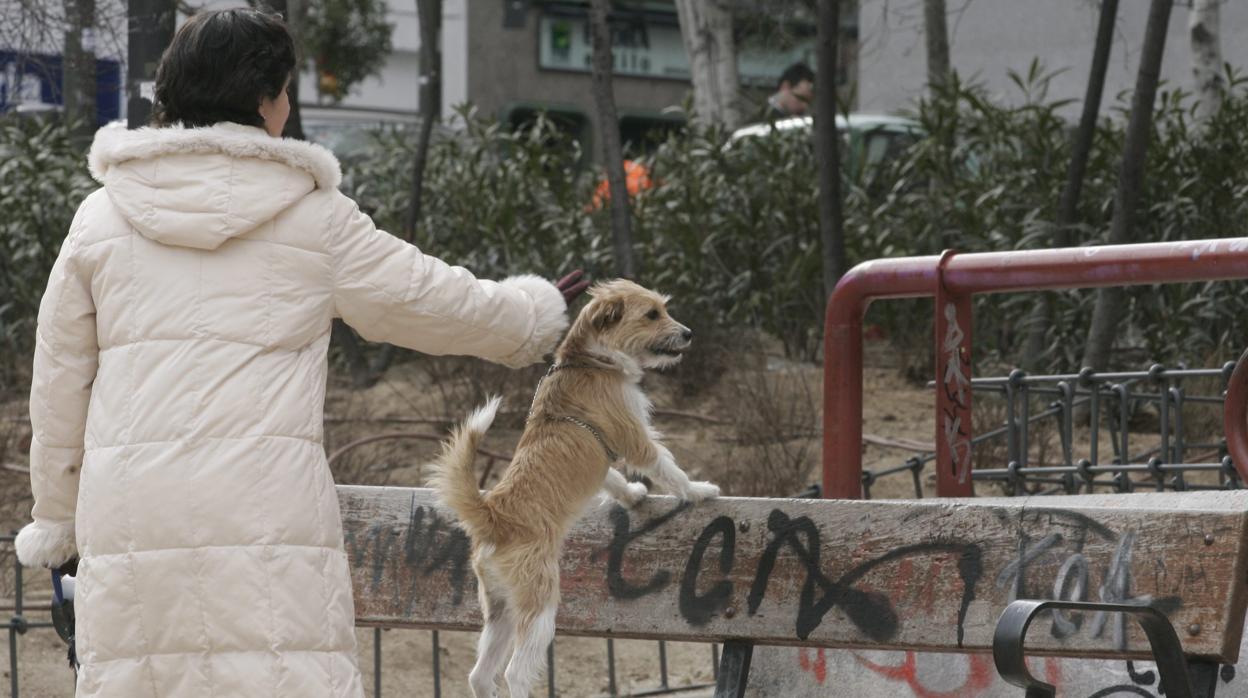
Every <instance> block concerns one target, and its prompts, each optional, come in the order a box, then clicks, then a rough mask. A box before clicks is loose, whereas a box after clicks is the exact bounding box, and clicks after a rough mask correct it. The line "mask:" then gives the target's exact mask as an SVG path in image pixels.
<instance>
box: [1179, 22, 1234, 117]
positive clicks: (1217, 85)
mask: <svg viewBox="0 0 1248 698" xmlns="http://www.w3.org/2000/svg"><path fill="white" fill-rule="evenodd" d="M1222 2H1223V0H1192V12H1191V15H1190V18H1189V20H1188V24H1187V30H1188V36H1189V38H1190V39H1191V42H1192V77H1193V78H1195V80H1196V98H1197V100H1198V101H1197V102H1196V119H1197V121H1199V122H1202V123H1203V122H1204V121H1205V120H1207V119H1208V118H1209V117H1210V116H1212V115H1213V114H1215V113H1217V111H1218V109H1219V108H1221V106H1222V95H1223V91H1224V90H1225V89H1226V82H1225V81H1224V80H1223V76H1222V35H1221V32H1220V31H1219V29H1218V24H1219V18H1218V15H1219V11H1218V6H1219V5H1221V4H1222Z"/></svg>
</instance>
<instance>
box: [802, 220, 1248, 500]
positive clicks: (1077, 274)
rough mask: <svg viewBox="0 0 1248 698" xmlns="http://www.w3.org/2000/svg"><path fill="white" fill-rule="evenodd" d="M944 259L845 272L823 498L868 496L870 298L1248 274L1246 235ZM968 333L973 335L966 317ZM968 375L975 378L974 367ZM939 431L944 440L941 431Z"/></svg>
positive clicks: (1243, 463) (1236, 437)
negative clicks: (866, 331)
mask: <svg viewBox="0 0 1248 698" xmlns="http://www.w3.org/2000/svg"><path fill="white" fill-rule="evenodd" d="M941 259H942V257H941V256H928V257H901V258H896V259H878V260H874V261H871V262H865V263H863V264H859V265H858V266H856V267H854V268H853V269H851V270H849V272H848V273H846V274H845V276H844V277H842V278H841V281H840V283H838V284H837V286H836V290H835V291H833V293H832V297H831V298H830V299H829V301H828V306H827V314H826V316H825V325H824V376H823V495H824V496H825V497H832V498H840V499H858V498H860V497H861V496H862V320H863V316H864V315H865V314H866V312H867V307H868V306H869V305H870V304H871V302H872V301H875V300H880V299H885V298H918V297H934V296H936V294H937V288H938V285H941V286H943V292H944V293H945V294H950V295H952V296H953V297H954V298H957V297H965V298H969V296H970V295H972V294H975V293H1005V292H1020V291H1041V290H1054V289H1069V288H1099V287H1105V286H1131V285H1138V284H1158V283H1180V282H1193V281H1222V280H1230V279H1243V278H1248V238H1226V239H1219V240H1192V241H1185V242H1163V243H1148V244H1140V245H1108V246H1100V247H1071V248H1064V249H1055V250H1026V251H1019V252H985V253H976V254H959V255H956V256H947V255H946V259H945V263H944V264H943V265H941ZM968 321H969V318H968ZM966 334H968V335H969V334H970V332H969V322H968V325H967V331H966ZM938 340H939V338H938ZM968 359H969V357H968ZM1240 368H1242V369H1243V372H1242V380H1241V381H1240V382H1239V383H1236V382H1235V380H1232V386H1231V388H1232V389H1231V390H1229V391H1228V395H1227V415H1228V417H1227V434H1226V436H1227V442H1228V447H1230V448H1232V456H1233V457H1234V456H1237V454H1236V453H1235V449H1239V450H1241V451H1242V452H1243V454H1244V456H1245V458H1239V457H1235V465H1236V467H1237V468H1239V469H1240V473H1241V476H1243V475H1244V474H1245V472H1246V471H1248V460H1246V458H1248V435H1245V433H1244V431H1245V428H1246V427H1245V419H1244V417H1245V416H1246V415H1245V411H1244V410H1243V409H1239V408H1244V407H1245V405H1243V404H1232V400H1231V397H1232V395H1235V396H1237V397H1238V398H1239V402H1240V403H1243V402H1244V399H1248V367H1245V364H1244V362H1242V361H1241V366H1240ZM1239 372H1240V371H1239V369H1237V373H1239ZM966 377H967V378H968V379H969V378H970V376H969V373H968V375H967V376H966ZM1241 384H1242V385H1241ZM1236 386H1240V387H1239V388H1236ZM968 404H969V402H968ZM1236 414H1237V415H1239V418H1238V419H1237V421H1235V422H1234V423H1232V422H1231V416H1233V415H1236ZM968 426H969V425H968ZM938 430H939V425H938ZM967 433H968V434H969V428H968V429H967ZM937 436H938V438H937V443H938V444H939V443H940V441H941V435H940V434H939V433H938V435H937ZM1245 479H1248V478H1245ZM968 484H969V481H968ZM938 494H944V493H942V492H938Z"/></svg>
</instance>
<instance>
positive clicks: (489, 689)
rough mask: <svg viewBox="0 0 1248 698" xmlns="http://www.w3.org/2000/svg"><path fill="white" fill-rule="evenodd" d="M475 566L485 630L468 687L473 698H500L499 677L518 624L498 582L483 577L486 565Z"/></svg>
mask: <svg viewBox="0 0 1248 698" xmlns="http://www.w3.org/2000/svg"><path fill="white" fill-rule="evenodd" d="M473 567H474V569H476V570H478V572H477V587H478V592H479V593H478V595H479V597H480V599H481V613H482V615H483V616H484V617H485V627H484V628H482V629H481V638H480V640H478V642H477V663H476V665H475V666H473V667H472V672H471V673H469V674H468V684H469V686H471V687H472V695H473V698H497V696H498V687H497V681H498V674H499V671H501V670H502V668H503V664H504V663H506V661H507V657H508V656H509V655H510V654H511V649H512V645H513V643H514V641H515V637H516V624H515V619H514V618H513V617H512V614H511V609H510V608H509V607H508V605H507V601H506V599H505V598H504V596H503V594H502V593H501V589H499V588H498V583H497V582H490V581H487V577H486V576H485V575H483V574H482V572H484V571H485V570H484V567H485V566H484V565H482V564H480V563H478V564H475V565H473Z"/></svg>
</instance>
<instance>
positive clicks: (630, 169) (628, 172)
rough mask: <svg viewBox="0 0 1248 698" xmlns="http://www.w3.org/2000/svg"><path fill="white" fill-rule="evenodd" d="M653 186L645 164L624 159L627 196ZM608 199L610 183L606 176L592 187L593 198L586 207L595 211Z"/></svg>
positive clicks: (609, 196) (635, 194) (609, 198)
mask: <svg viewBox="0 0 1248 698" xmlns="http://www.w3.org/2000/svg"><path fill="white" fill-rule="evenodd" d="M653 186H654V183H653V182H651V181H650V170H648V169H646V166H645V165H643V164H641V163H640V162H637V161H635V160H625V161H624V187H625V188H626V189H627V190H628V196H629V198H632V197H634V196H637V195H638V194H640V193H641V192H642V191H644V190H646V189H649V188H651V187H653ZM609 201H611V185H610V184H609V183H608V182H607V178H606V177H603V178H602V181H600V182H598V186H597V187H596V188H595V189H594V198H593V201H592V202H591V203H590V205H589V207H588V208H589V210H591V211H597V210H598V209H600V208H602V207H603V206H605V205H606V204H607V202H609Z"/></svg>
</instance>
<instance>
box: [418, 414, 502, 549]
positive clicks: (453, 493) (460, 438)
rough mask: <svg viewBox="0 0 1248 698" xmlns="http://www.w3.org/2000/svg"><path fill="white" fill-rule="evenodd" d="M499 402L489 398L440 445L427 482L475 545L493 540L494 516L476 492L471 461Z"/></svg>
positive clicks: (483, 499) (491, 422)
mask: <svg viewBox="0 0 1248 698" xmlns="http://www.w3.org/2000/svg"><path fill="white" fill-rule="evenodd" d="M501 402H502V398H500V397H492V398H490V400H489V402H487V403H485V405H483V406H481V407H480V408H478V409H477V411H476V412H473V413H472V414H471V415H470V416H469V417H468V419H466V420H464V423H463V424H461V425H460V426H459V428H458V429H456V430H455V433H454V434H452V435H451V438H450V440H449V441H447V442H446V443H445V444H444V445H443V447H442V455H441V457H439V458H438V460H437V462H436V463H434V468H433V477H432V478H431V482H430V484H431V485H432V486H433V488H434V489H435V490H437V492H438V498H439V499H440V500H441V501H442V503H443V504H445V505H446V506H448V507H450V508H451V509H452V510H453V511H454V512H455V513H456V514H457V515H458V516H459V520H460V522H461V524H462V525H463V527H464V529H465V530H467V531H468V535H469V536H471V537H472V538H473V539H475V540H479V541H489V540H492V539H493V534H494V529H495V520H494V512H493V511H492V510H491V509H490V507H489V506H488V505H487V504H486V503H485V498H484V497H482V496H481V491H480V490H478V489H477V476H476V472H475V471H474V469H473V461H474V460H476V455H477V446H478V445H479V444H480V443H481V439H482V438H483V437H484V436H485V432H486V431H487V430H488V429H489V428H490V425H491V424H493V423H494V416H495V415H496V414H497V413H498V406H499V404H500V403H501Z"/></svg>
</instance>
